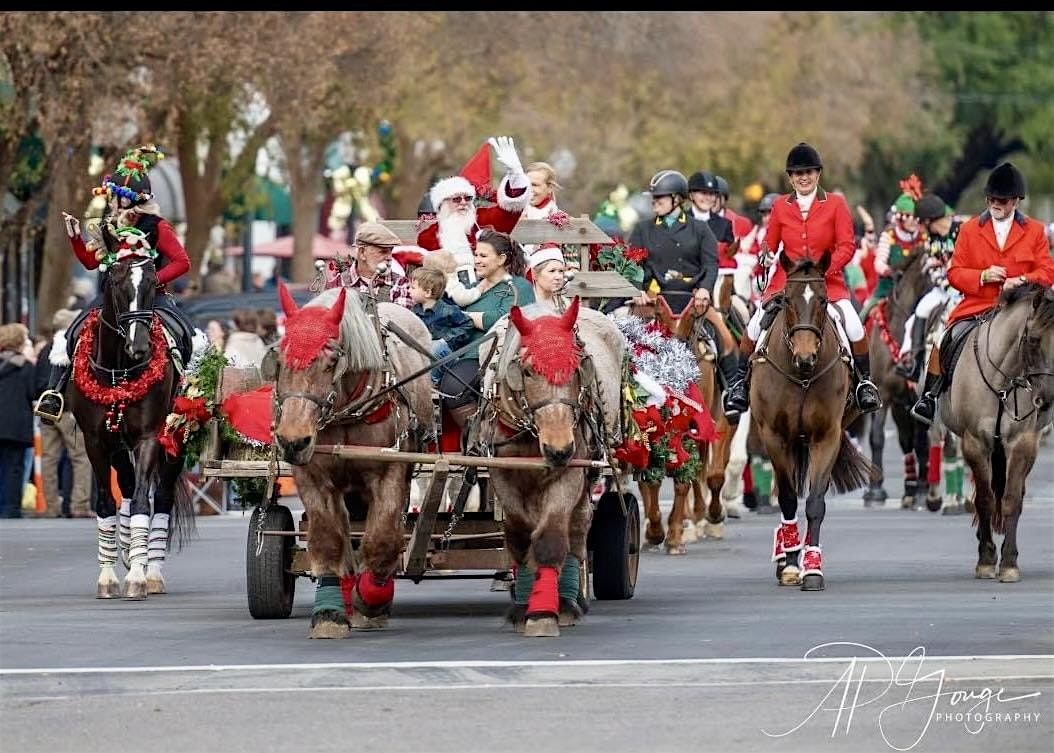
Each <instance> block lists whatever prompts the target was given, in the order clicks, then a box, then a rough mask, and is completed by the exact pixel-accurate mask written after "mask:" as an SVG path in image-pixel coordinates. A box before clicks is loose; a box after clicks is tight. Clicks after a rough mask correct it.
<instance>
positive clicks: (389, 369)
mask: <svg viewBox="0 0 1054 753" xmlns="http://www.w3.org/2000/svg"><path fill="white" fill-rule="evenodd" d="M279 297H280V299H281V302H282V309H283V310H284V311H285V315H286V317H287V319H286V331H285V336H284V337H283V338H282V341H281V343H280V345H279V371H278V379H277V382H276V384H275V397H274V424H275V431H274V435H275V442H276V444H277V445H278V448H279V449H280V450H281V453H282V456H283V457H284V459H285V460H286V461H288V462H289V463H291V464H292V465H293V478H294V479H295V480H296V486H297V489H298V490H299V492H300V495H301V498H302V499H303V502H304V509H305V511H306V512H307V517H308V520H309V522H310V524H309V526H308V542H307V543H308V554H309V556H310V561H311V571H312V573H313V574H314V576H315V577H316V578H317V579H318V585H317V588H316V590H315V604H314V609H313V612H312V616H311V632H310V636H311V637H312V638H343V637H345V636H347V635H348V633H349V630H350V626H349V621H348V619H347V615H348V614H349V613H350V614H351V615H352V621H351V623H350V625H351V626H355V627H363V628H367V627H379V626H382V625H383V624H385V622H386V621H387V616H388V614H389V612H390V609H391V604H392V600H393V598H394V596H395V581H394V575H395V570H396V566H397V564H398V559H399V554H400V553H401V552H402V548H403V526H402V523H401V516H402V512H403V509H404V506H405V505H406V502H407V499H408V497H409V493H410V472H411V466H410V465H408V464H406V463H386V462H382V461H380V460H358V459H355V460H348V459H342V458H339V457H335V456H333V455H323V454H321V453H315V452H314V450H315V445H316V443H319V444H348V445H359V446H365V447H376V448H378V449H381V448H392V449H398V450H415V449H418V448H419V444H420V440H421V439H423V438H426V437H428V436H431V435H433V434H434V420H433V418H432V401H431V397H430V395H431V387H430V381H429V377H428V371H427V366H428V363H429V361H428V359H427V358H426V357H425V356H424V355H422V352H419V351H418V350H416V349H415V348H412V347H409V346H408V345H407V344H406V343H404V342H402V341H401V340H399V339H397V338H396V337H395V336H394V335H392V334H390V333H389V331H388V324H389V323H393V324H395V325H397V327H398V328H399V329H401V330H402V331H403V332H405V333H408V335H409V336H410V337H411V338H413V340H414V341H415V342H416V343H417V345H418V346H419V347H420V348H421V351H423V352H425V353H427V352H428V348H429V346H430V344H431V338H430V337H429V334H428V330H427V328H426V327H425V325H424V323H422V322H421V321H420V320H419V319H418V318H417V317H416V316H414V315H413V314H412V313H411V312H410V311H408V310H407V309H405V308H403V307H402V306H397V305H395V304H391V303H379V304H376V312H375V313H373V312H370V313H367V310H366V308H365V307H364V306H363V303H362V301H361V299H360V297H359V295H358V293H356V292H354V291H349V290H346V289H341V290H339V291H337V290H327V291H324V292H323V293H321V294H320V295H318V296H317V297H315V298H314V299H312V300H311V301H310V302H309V303H308V304H307V305H306V306H304V308H303V309H298V308H297V305H296V303H295V302H294V301H293V299H292V297H291V296H290V295H289V291H288V290H286V288H285V286H284V285H280V286H279ZM418 371H422V374H421V376H419V377H417V378H415V379H413V380H411V381H409V382H406V383H405V384H400V385H399V386H398V388H396V389H393V390H390V391H385V390H386V389H387V388H388V387H389V386H391V385H393V384H396V383H399V382H401V380H403V379H405V378H406V377H407V376H408V375H411V374H414V373H416V372H418ZM345 493H351V494H357V495H358V496H359V497H360V498H361V499H362V501H363V502H364V503H365V505H366V506H367V516H366V530H365V534H364V536H363V540H362V546H361V548H360V549H359V550H354V551H353V549H352V545H351V525H350V519H349V517H348V510H347V508H346V507H345V504H344V494H345ZM342 587H343V588H344V592H350V594H351V597H350V598H351V603H350V604H345V602H344V599H343V596H342V594H343V593H344V592H342Z"/></svg>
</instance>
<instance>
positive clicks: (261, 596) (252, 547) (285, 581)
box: [245, 504, 296, 620]
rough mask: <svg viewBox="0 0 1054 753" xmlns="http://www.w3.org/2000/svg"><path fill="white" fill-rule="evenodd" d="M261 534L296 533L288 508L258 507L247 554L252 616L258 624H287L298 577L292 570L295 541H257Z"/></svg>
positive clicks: (286, 538)
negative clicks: (276, 621)
mask: <svg viewBox="0 0 1054 753" xmlns="http://www.w3.org/2000/svg"><path fill="white" fill-rule="evenodd" d="M261 516H263V521H262V525H261V520H260V518H261ZM258 530H264V531H288V532H290V533H291V532H292V531H293V530H294V527H293V514H292V513H291V512H290V511H289V508H288V507H286V506H285V505H273V504H272V505H268V506H267V507H266V508H264V507H263V506H257V507H256V509H255V510H253V514H252V517H251V518H250V519H249V538H248V542H247V545H246V550H245V586H246V592H247V594H248V596H249V614H251V615H252V616H253V617H254V618H256V619H257V620H274V619H279V620H284V619H285V618H286V617H288V616H289V615H290V613H292V611H293V593H294V590H295V588H296V576H295V575H294V574H293V573H292V572H291V570H292V567H293V549H294V547H295V544H296V538H295V537H293V536H260V537H259V539H260V540H259V541H258V538H257V537H258V533H257V531H258ZM258 547H259V553H257V548H258Z"/></svg>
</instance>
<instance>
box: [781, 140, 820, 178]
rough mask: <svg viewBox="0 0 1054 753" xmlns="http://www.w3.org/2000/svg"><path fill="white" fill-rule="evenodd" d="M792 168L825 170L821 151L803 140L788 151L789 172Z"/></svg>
mask: <svg viewBox="0 0 1054 753" xmlns="http://www.w3.org/2000/svg"><path fill="white" fill-rule="evenodd" d="M791 170H823V161H822V160H821V159H820V153H819V152H818V151H816V150H815V149H813V148H812V147H811V146H809V145H808V144H806V143H805V142H804V141H802V142H801V143H800V144H798V145H797V146H795V147H794V148H792V149H791V150H790V151H789V152H788V153H787V172H790V171H791Z"/></svg>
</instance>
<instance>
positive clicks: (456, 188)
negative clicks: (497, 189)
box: [428, 142, 494, 211]
mask: <svg viewBox="0 0 1054 753" xmlns="http://www.w3.org/2000/svg"><path fill="white" fill-rule="evenodd" d="M451 196H473V197H475V196H479V197H481V198H484V199H490V198H493V196H494V187H493V186H492V185H491V179H490V147H489V146H488V145H487V144H486V142H484V144H483V146H481V147H480V148H479V149H477V150H476V153H475V154H474V155H472V159H470V160H469V161H468V162H466V163H465V166H464V167H462V168H461V170H460V172H459V173H458V174H457V175H455V176H453V177H450V178H443V179H442V180H440V181H439V182H438V183H436V184H435V185H434V186H432V190H431V191H429V192H428V197H429V198H430V199H431V200H432V206H433V207H435V210H436V211H439V205H440V204H442V203H443V202H444V201H445V200H447V199H449V198H450V197H451Z"/></svg>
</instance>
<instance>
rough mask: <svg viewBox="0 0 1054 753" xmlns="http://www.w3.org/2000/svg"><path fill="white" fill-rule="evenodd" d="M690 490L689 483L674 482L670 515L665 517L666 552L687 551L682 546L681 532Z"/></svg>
mask: <svg viewBox="0 0 1054 753" xmlns="http://www.w3.org/2000/svg"><path fill="white" fill-rule="evenodd" d="M691 490H692V485H691V484H690V483H687V484H678V483H674V485H673V506H672V507H671V508H670V517H669V518H667V519H666V553H667V554H685V553H687V551H688V550H687V549H686V548H685V546H684V539H683V534H684V519H685V513H686V511H687V508H688V493H689V492H690V491H691Z"/></svg>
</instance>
